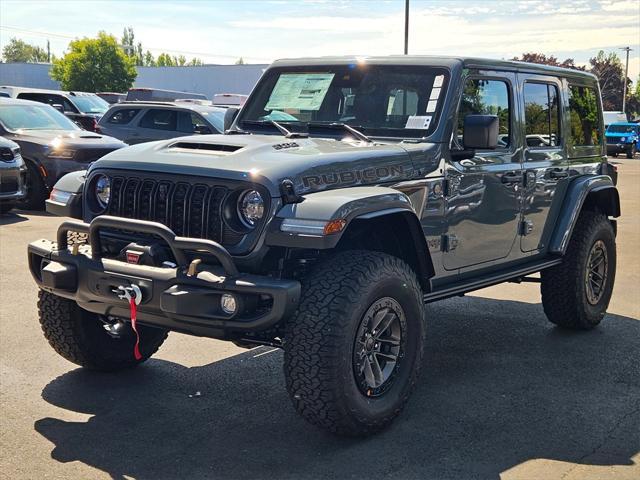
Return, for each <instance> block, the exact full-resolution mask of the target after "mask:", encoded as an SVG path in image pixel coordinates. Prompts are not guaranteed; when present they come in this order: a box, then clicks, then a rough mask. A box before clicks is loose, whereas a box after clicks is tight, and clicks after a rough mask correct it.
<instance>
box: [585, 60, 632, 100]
mask: <svg viewBox="0 0 640 480" xmlns="http://www.w3.org/2000/svg"><path fill="white" fill-rule="evenodd" d="M589 63H590V64H591V73H593V74H594V75H595V76H596V77H598V81H599V82H600V91H601V94H602V106H603V108H604V110H615V111H620V110H622V95H623V91H624V67H623V65H622V61H621V60H620V57H618V55H616V53H615V52H609V54H605V53H604V51H602V50H600V51H599V52H598V55H597V56H595V57H593V58H591V59H589ZM626 80H627V87H628V88H627V91H629V90H630V88H629V87H631V80H629V79H628V78H627V79H626Z"/></svg>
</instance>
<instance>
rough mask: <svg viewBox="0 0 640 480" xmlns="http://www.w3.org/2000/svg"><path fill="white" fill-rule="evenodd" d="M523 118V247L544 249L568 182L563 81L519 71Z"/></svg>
mask: <svg viewBox="0 0 640 480" xmlns="http://www.w3.org/2000/svg"><path fill="white" fill-rule="evenodd" d="M518 80H519V84H520V91H521V92H522V94H521V95H520V101H521V102H522V104H523V108H522V109H521V111H522V114H523V119H522V120H523V121H522V122H521V124H520V125H521V128H522V129H523V132H522V134H523V136H524V139H525V144H524V169H525V181H524V186H523V190H522V194H523V195H522V201H523V208H522V224H521V228H520V230H521V234H522V236H521V237H520V248H521V250H522V251H523V252H531V251H534V250H539V249H544V248H545V243H546V236H547V234H548V235H550V234H551V231H550V230H551V229H552V228H553V224H554V223H555V219H556V217H557V214H558V210H559V208H560V203H561V202H562V199H563V197H564V191H565V188H566V186H567V184H568V181H569V180H568V178H569V163H568V160H567V151H566V141H565V138H564V136H565V135H564V131H565V130H564V128H563V124H562V118H563V107H562V105H563V98H562V94H563V89H562V82H561V81H560V80H559V79H557V78H554V77H548V76H542V75H530V74H526V73H519V74H518Z"/></svg>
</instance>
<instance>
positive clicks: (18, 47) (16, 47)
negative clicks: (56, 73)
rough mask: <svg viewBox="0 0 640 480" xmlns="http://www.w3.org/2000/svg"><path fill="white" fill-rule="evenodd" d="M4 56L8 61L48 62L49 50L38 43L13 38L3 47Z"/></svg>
mask: <svg viewBox="0 0 640 480" xmlns="http://www.w3.org/2000/svg"><path fill="white" fill-rule="evenodd" d="M2 57H3V58H4V61H5V62H7V63H39V62H48V61H49V55H48V54H47V51H46V50H45V49H43V48H40V47H38V46H36V45H31V44H29V43H26V42H23V41H22V40H18V39H17V38H12V39H11V40H9V43H7V44H6V45H5V47H4V48H3V49H2Z"/></svg>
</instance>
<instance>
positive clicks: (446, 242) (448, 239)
mask: <svg viewBox="0 0 640 480" xmlns="http://www.w3.org/2000/svg"><path fill="white" fill-rule="evenodd" d="M459 243H460V241H459V240H458V237H457V236H456V235H454V234H452V233H450V234H448V235H442V242H441V248H442V251H443V252H450V251H452V250H455V249H456V248H457V247H458V244H459Z"/></svg>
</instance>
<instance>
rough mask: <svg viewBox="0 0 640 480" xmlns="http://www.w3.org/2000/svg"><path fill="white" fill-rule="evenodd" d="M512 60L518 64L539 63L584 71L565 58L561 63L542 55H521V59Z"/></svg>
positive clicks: (552, 57) (550, 56)
mask: <svg viewBox="0 0 640 480" xmlns="http://www.w3.org/2000/svg"><path fill="white" fill-rule="evenodd" d="M513 60H515V61H518V62H529V63H539V64H541V65H551V66H554V67H564V68H573V69H574V70H584V69H585V68H584V67H579V66H578V65H576V64H575V62H574V60H573V58H567V59H566V60H564V61H563V62H560V61H558V59H557V58H556V57H554V56H553V55H549V56H548V57H547V56H546V55H545V54H544V53H533V52H529V53H523V54H522V57H521V58H518V57H514V58H513Z"/></svg>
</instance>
